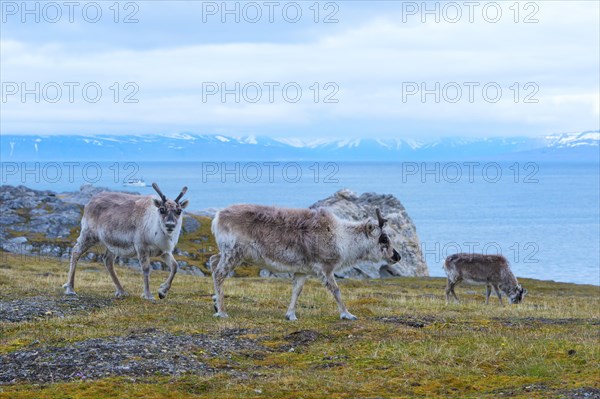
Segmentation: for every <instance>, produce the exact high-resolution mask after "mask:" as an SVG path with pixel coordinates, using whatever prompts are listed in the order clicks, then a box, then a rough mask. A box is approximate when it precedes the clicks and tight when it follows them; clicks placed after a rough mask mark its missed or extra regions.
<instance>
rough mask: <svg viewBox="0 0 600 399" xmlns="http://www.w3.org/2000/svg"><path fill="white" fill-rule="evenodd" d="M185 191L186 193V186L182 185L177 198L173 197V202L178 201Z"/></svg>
mask: <svg viewBox="0 0 600 399" xmlns="http://www.w3.org/2000/svg"><path fill="white" fill-rule="evenodd" d="M185 193H187V186H184V187H183V188H182V189H181V192H180V193H179V195H178V196H177V198H175V202H177V203H179V200H180V199H181V197H183V196H184V195H185Z"/></svg>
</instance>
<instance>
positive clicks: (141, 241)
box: [63, 183, 188, 300]
mask: <svg viewBox="0 0 600 399" xmlns="http://www.w3.org/2000/svg"><path fill="white" fill-rule="evenodd" d="M152 187H153V188H154V189H155V190H156V192H157V193H158V195H159V196H160V200H159V199H156V198H154V197H153V196H150V195H149V196H140V195H133V194H123V193H113V192H103V193H99V194H97V195H95V196H94V197H92V199H91V200H90V202H89V203H88V204H87V205H86V206H85V208H84V210H83V218H82V219H81V233H80V234H79V238H78V239H77V243H76V244H75V247H74V248H73V251H72V253H71V266H70V269H69V281H68V282H67V283H66V284H65V285H64V286H63V287H64V288H65V294H67V295H75V290H74V285H75V268H76V267H77V261H78V260H79V258H80V257H81V256H82V255H83V254H85V253H86V252H87V251H88V250H89V249H90V248H91V247H92V246H94V245H95V244H97V243H101V244H103V245H104V246H106V254H105V256H104V265H105V266H106V269H107V270H108V274H110V277H111V278H112V280H113V282H114V283H115V286H116V288H117V292H116V296H117V297H121V296H124V295H127V293H126V292H125V290H123V287H122V286H121V283H120V282H119V279H118V278H117V275H116V274H115V271H114V260H115V256H132V255H137V258H138V259H139V261H140V266H141V268H142V271H143V273H144V294H143V295H142V298H145V299H148V300H154V297H153V296H152V294H151V293H150V280H149V279H150V261H149V258H150V257H152V256H161V257H162V260H163V261H164V262H165V263H166V264H168V265H169V267H170V269H171V273H170V274H169V277H168V278H167V280H166V281H165V282H164V283H163V284H161V286H160V288H159V289H158V296H159V297H160V298H161V299H163V298H164V297H165V296H166V295H167V292H168V291H169V289H170V288H171V283H172V282H173V278H174V277H175V273H177V261H176V260H175V258H174V257H173V249H175V245H177V241H178V240H179V233H180V232H181V219H182V218H181V213H182V211H183V209H185V207H187V205H188V201H187V200H185V201H183V202H181V203H180V202H179V201H180V200H181V197H183V196H184V194H185V193H186V191H187V187H184V188H183V189H182V190H181V193H179V195H178V196H177V198H175V200H174V201H173V200H169V199H167V197H166V196H165V195H164V194H163V193H162V192H161V191H160V189H159V188H158V186H157V185H156V183H152Z"/></svg>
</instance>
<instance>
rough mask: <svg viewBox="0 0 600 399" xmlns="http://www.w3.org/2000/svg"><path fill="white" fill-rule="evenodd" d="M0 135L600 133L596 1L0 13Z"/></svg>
mask: <svg viewBox="0 0 600 399" xmlns="http://www.w3.org/2000/svg"><path fill="white" fill-rule="evenodd" d="M0 11H1V21H0V22H1V23H0V29H1V32H0V33H1V35H0V58H1V59H0V73H1V76H0V81H1V84H2V86H1V92H0V107H1V109H0V116H1V121H0V133H1V134H47V135H50V134H172V133H178V132H188V133H197V134H228V135H236V136H244V135H266V136H271V137H300V138H320V137H332V138H362V137H377V138H419V137H443V136H476V137H479V136H486V137H487V136H543V135H547V134H551V133H560V132H578V131H584V130H597V129H599V128H600V126H599V124H600V122H599V120H600V76H599V75H600V72H599V70H600V60H599V57H600V55H599V54H600V43H599V37H600V32H599V29H600V28H599V27H600V9H599V3H598V2H597V1H534V2H531V1H530V2H526V1H523V2H516V1H498V2H485V1H481V2H478V1H476V2H460V1H459V2H435V1H431V2H427V3H424V2H420V1H419V2H400V1H368V2H367V1H321V2H316V1H312V0H310V1H297V2H289V1H272V2H269V1H257V2H237V1H228V2H222V1H218V2H212V1H204V2H200V1H169V2H163V1H153V0H151V1H120V2H118V3H117V2H115V1H110V0H109V1H96V2H86V1H84V2H80V1H75V2H72V3H68V2H67V3H65V2H62V1H59V2H47V1H44V2H40V1H28V2H22V1H5V0H2V1H0Z"/></svg>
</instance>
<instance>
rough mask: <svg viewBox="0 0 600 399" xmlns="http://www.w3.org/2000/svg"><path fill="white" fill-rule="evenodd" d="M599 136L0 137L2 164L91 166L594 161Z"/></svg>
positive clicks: (596, 134)
mask: <svg viewBox="0 0 600 399" xmlns="http://www.w3.org/2000/svg"><path fill="white" fill-rule="evenodd" d="M599 144H600V131H587V132H582V133H562V134H554V135H549V136H546V137H543V138H531V137H492V138H472V137H454V138H442V139H439V140H425V139H376V138H367V139H355V138H351V139H302V138H276V139H274V138H270V137H264V136H245V137H240V136H234V135H196V134H189V133H176V134H165V135H160V136H156V135H147V136H128V135H123V136H117V135H112V136H109V135H98V136H61V135H55V136H36V135H21V136H16V135H2V136H0V156H1V160H2V161H3V162H10V161H51V160H90V161H91V160H93V161H112V160H115V161H250V160H275V161H277V160H286V161H290V160H297V161H302V160H315V161H316V160H327V161H408V160H410V161H413V160H465V159H499V160H507V159H514V160H547V161H596V162H598V158H599V153H600V147H599Z"/></svg>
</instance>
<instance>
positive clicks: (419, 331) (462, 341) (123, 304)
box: [0, 226, 600, 399]
mask: <svg viewBox="0 0 600 399" xmlns="http://www.w3.org/2000/svg"><path fill="white" fill-rule="evenodd" d="M203 227H204V226H203ZM199 234H201V233H199ZM183 249H185V248H183ZM1 255H2V257H1V260H0V301H6V300H11V299H16V298H24V297H32V296H51V297H53V296H54V297H58V296H61V295H62V289H61V288H60V287H61V285H62V284H63V283H64V282H65V281H66V273H67V269H68V265H67V263H66V262H65V261H64V260H63V261H62V262H61V261H59V260H58V259H48V258H39V257H36V258H34V257H24V256H13V255H8V254H4V253H3V254H1ZM117 273H118V274H119V276H120V278H121V281H122V283H123V285H124V286H125V288H126V289H127V290H129V292H130V293H131V294H132V295H131V297H128V298H126V299H124V300H119V301H115V302H114V303H113V304H112V305H110V306H107V307H105V308H101V309H98V310H96V311H93V312H90V313H78V314H74V315H71V316H68V317H65V318H44V319H37V320H34V321H30V322H21V323H8V322H0V354H2V353H7V352H12V351H16V350H19V349H22V348H25V347H27V346H28V345H30V344H32V343H33V342H35V341H39V344H38V345H51V346H56V345H65V344H68V343H70V342H76V341H81V340H85V339H89V338H100V337H111V336H116V335H125V334H127V332H128V331H131V330H134V329H140V328H151V327H157V328H158V329H160V330H163V331H169V332H172V333H177V334H195V333H214V332H219V331H222V330H223V329H226V328H246V329H250V330H251V333H249V334H250V335H251V338H253V339H259V340H260V342H261V344H262V345H264V346H265V347H272V348H278V347H281V345H283V344H285V343H286V342H287V341H286V338H285V337H286V336H288V335H289V334H291V333H293V332H296V331H300V330H311V331H316V332H318V337H317V339H316V341H314V342H312V343H310V344H308V345H304V346H298V347H297V348H295V350H294V351H293V352H289V351H265V352H264V353H262V354H261V356H256V357H249V356H245V355H244V354H243V353H240V354H239V355H236V356H234V357H233V358H232V359H231V362H230V364H229V365H230V366H231V365H233V366H232V367H234V369H235V370H236V371H240V372H241V373H240V375H241V374H243V373H247V374H251V375H253V376H254V377H253V378H242V377H237V376H236V374H233V375H231V374H227V373H214V374H210V375H183V376H180V377H165V376H153V377H147V378H143V379H136V380H135V382H132V381H131V380H130V379H127V378H106V379H102V380H97V381H81V382H61V383H54V384H47V385H32V384H16V385H0V398H11V399H12V398H82V397H93V398H136V397H144V398H164V397H172V398H194V397H201V396H210V397H214V398H231V397H239V398H251V397H265V398H279V397H290V398H313V397H330V398H354V397H423V398H436V397H448V396H454V397H467V398H468V397H477V398H495V397H499V396H510V397H527V398H547V397H553V396H557V395H559V393H560V392H563V391H568V390H573V389H577V388H580V387H593V388H600V379H599V376H600V345H599V343H600V342H599V338H600V336H599V325H600V324H599V319H600V314H599V312H600V311H599V309H600V295H599V294H600V291H599V288H598V287H594V286H584V285H574V284H562V283H555V282H547V281H536V280H528V279H522V281H521V283H522V284H523V285H524V286H525V287H526V288H527V289H528V290H529V295H528V297H527V298H526V300H525V303H523V304H521V305H518V306H505V307H500V306H499V305H498V304H497V300H495V301H492V302H491V303H492V304H491V305H488V306H486V305H484V303H483V302H484V288H482V287H469V286H466V285H463V286H461V287H459V288H458V289H457V294H458V295H459V297H460V298H461V299H462V303H461V304H451V305H446V304H445V302H444V300H443V288H444V285H445V280H444V279H441V278H395V279H386V280H360V281H358V280H356V281H353V280H348V281H341V282H340V286H341V289H342V294H343V296H344V298H345V300H346V303H347V305H348V308H349V309H350V311H351V312H352V313H354V314H356V315H357V316H359V318H360V319H359V320H357V321H352V322H351V321H342V320H339V319H338V315H337V311H336V307H335V303H334V301H333V298H331V295H330V294H329V293H328V292H326V290H325V289H324V288H323V287H321V286H320V284H319V283H318V282H317V281H314V280H311V281H309V282H308V283H307V286H306V287H305V289H304V292H303V294H302V296H301V297H300V300H299V307H298V310H297V314H298V317H299V319H300V320H298V321H297V322H288V321H286V320H285V319H284V317H283V316H284V313H285V310H286V308H287V305H288V300H289V296H290V289H291V287H290V282H289V281H287V280H275V279H271V280H263V279H259V278H254V277H249V278H235V279H228V280H227V282H226V285H225V290H226V291H225V292H226V295H227V297H226V306H227V310H228V313H229V315H230V318H229V319H225V320H217V319H214V318H213V316H212V313H213V310H212V300H211V297H210V294H212V291H213V290H212V280H211V279H210V278H207V277H203V278H201V277H192V276H184V275H178V276H177V277H176V278H175V281H174V283H173V287H172V290H171V292H170V293H169V297H168V298H167V299H165V300H164V301H160V302H158V303H148V302H145V301H143V300H142V299H141V298H139V295H140V294H141V290H142V278H141V275H140V274H139V273H137V272H136V271H135V270H132V269H127V268H122V267H119V268H118V270H117ZM166 275H167V274H166V273H164V272H154V273H153V274H152V276H151V284H152V290H153V291H154V292H156V290H157V288H158V285H159V284H160V283H161V282H162V281H163V280H164V279H165V278H166ZM76 284H77V285H76V289H77V291H78V294H79V296H80V297H83V296H86V297H98V298H109V297H111V296H112V293H113V291H114V290H113V285H112V282H111V280H110V278H109V277H108V275H107V274H106V273H105V272H104V270H103V266H102V265H101V264H99V263H85V262H81V263H80V265H79V269H78V274H77V280H76ZM213 361H214V362H215V364H214V365H213V366H215V367H218V366H219V364H218V362H219V360H218V359H214V360H213Z"/></svg>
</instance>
